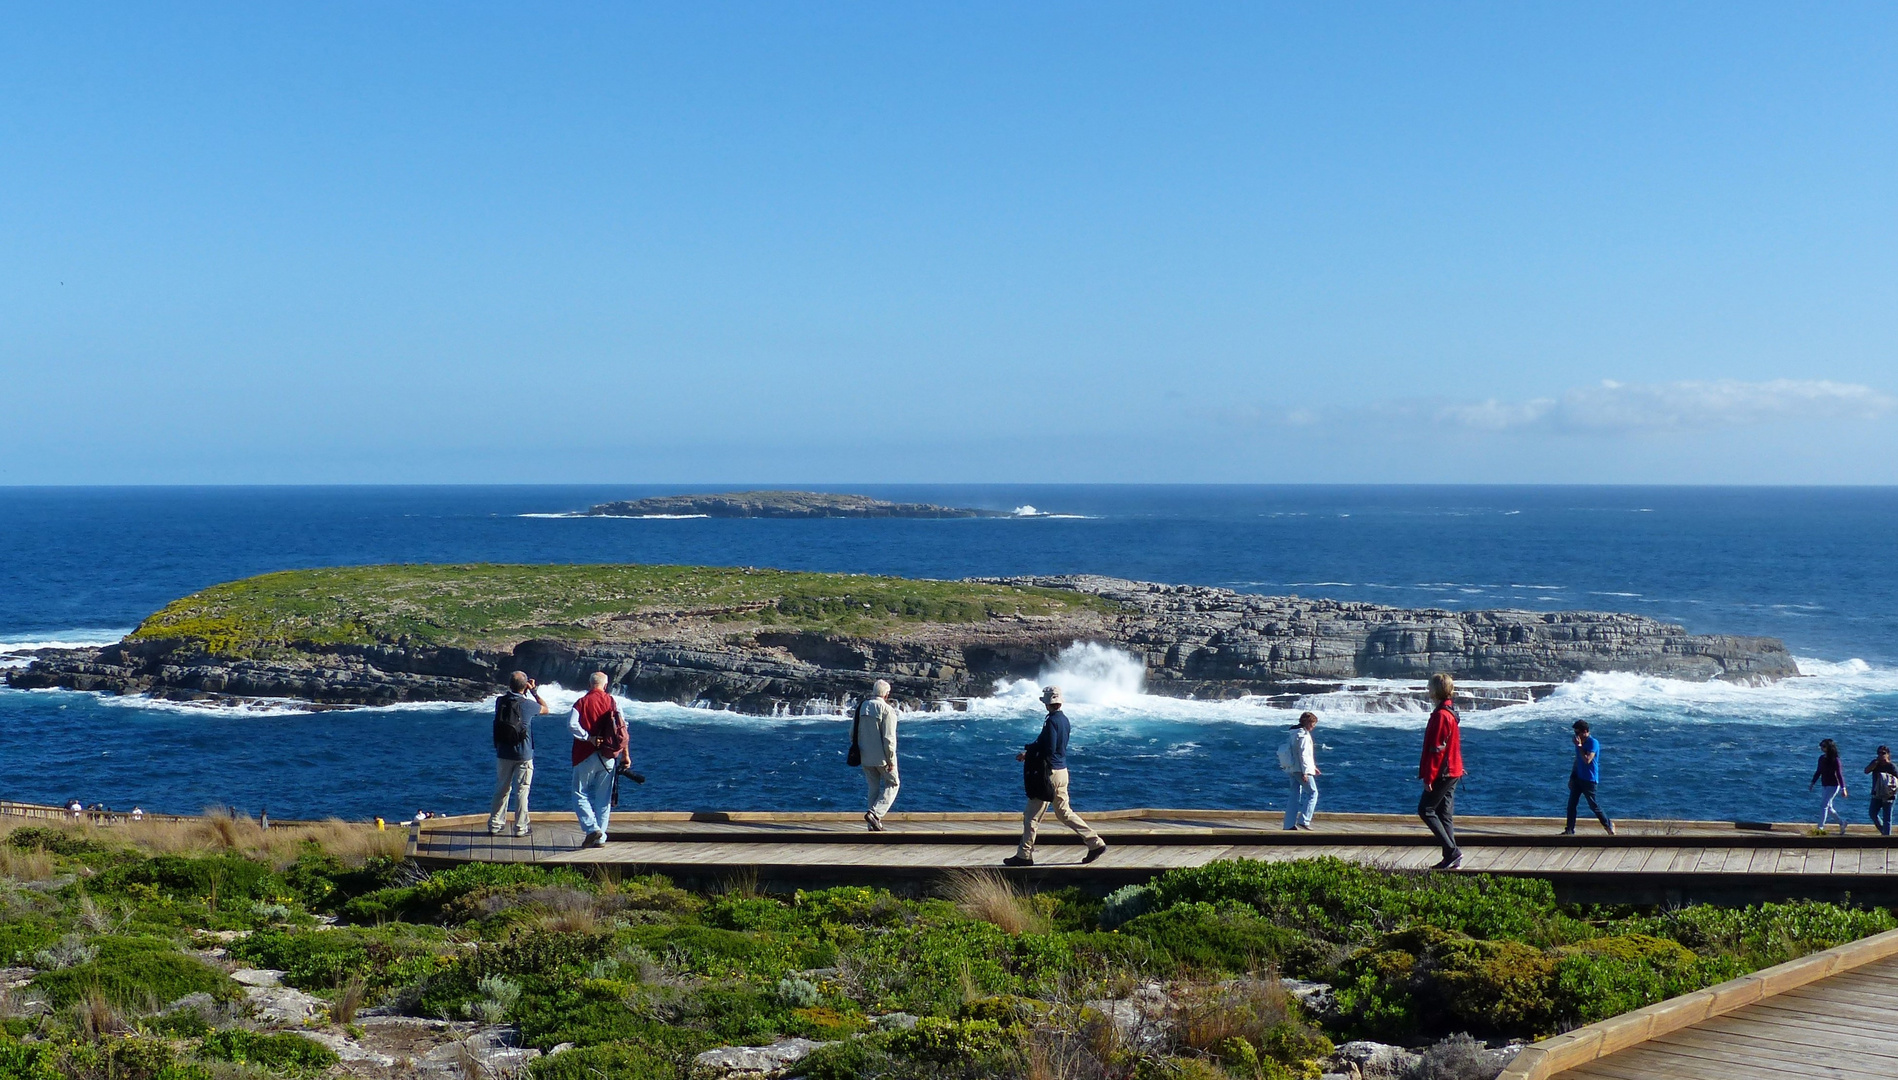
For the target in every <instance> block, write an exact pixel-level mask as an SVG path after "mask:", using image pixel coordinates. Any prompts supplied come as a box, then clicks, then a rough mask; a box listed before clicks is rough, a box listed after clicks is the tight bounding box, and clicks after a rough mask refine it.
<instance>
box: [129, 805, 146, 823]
mask: <svg viewBox="0 0 1898 1080" xmlns="http://www.w3.org/2000/svg"><path fill="white" fill-rule="evenodd" d="M132 820H133V821H134V822H138V821H144V820H145V808H144V807H142V806H134V807H132Z"/></svg>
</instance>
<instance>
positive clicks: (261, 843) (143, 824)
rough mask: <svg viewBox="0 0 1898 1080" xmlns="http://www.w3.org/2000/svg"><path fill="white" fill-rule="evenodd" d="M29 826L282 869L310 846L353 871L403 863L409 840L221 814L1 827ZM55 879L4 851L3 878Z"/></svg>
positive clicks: (39, 862)
mask: <svg viewBox="0 0 1898 1080" xmlns="http://www.w3.org/2000/svg"><path fill="white" fill-rule="evenodd" d="M23 825H36V826H41V827H51V828H56V829H59V830H61V831H63V832H66V833H69V834H70V835H71V836H72V837H73V838H74V839H76V840H82V841H92V842H94V843H99V844H104V845H107V846H114V845H130V846H131V847H134V848H137V849H138V850H140V851H143V852H146V853H147V854H152V855H200V854H216V853H222V852H230V853H233V854H239V855H246V856H249V857H251V858H255V859H261V860H264V861H266V862H269V863H270V864H272V865H273V866H275V867H277V868H278V869H282V868H284V867H286V866H289V865H290V864H291V863H293V862H295V861H296V860H297V856H298V855H299V854H301V853H302V852H303V851H304V850H305V846H306V845H308V844H310V843H315V844H316V845H318V846H319V847H321V848H322V849H323V850H324V851H326V852H328V853H330V854H331V855H334V856H336V857H337V858H338V859H341V860H342V861H343V862H344V863H345V864H347V865H349V866H360V865H362V864H363V863H364V862H365V861H367V860H369V859H370V858H373V857H376V856H386V857H389V858H396V859H399V858H401V857H402V855H403V852H404V850H405V848H406V845H407V839H408V838H407V836H406V834H404V833H403V831H402V830H400V829H388V830H384V831H381V832H378V831H377V830H376V828H375V826H373V825H363V824H357V823H355V822H349V821H341V820H338V819H335V818H332V819H330V820H328V821H321V822H316V823H314V824H309V825H278V826H274V827H272V828H270V829H264V828H262V827H261V826H259V825H258V824H257V822H256V821H254V820H252V819H250V818H234V817H231V816H230V815H229V814H226V813H223V812H221V811H215V810H207V811H205V812H204V814H203V815H202V816H200V817H196V818H189V819H185V820H175V821H174V820H160V819H151V820H146V821H140V822H129V821H124V822H117V823H114V824H111V825H97V824H94V823H92V822H89V821H71V820H60V819H51V818H47V819H30V820H15V821H9V822H5V823H4V824H0V835H4V834H5V833H10V832H12V831H13V830H14V829H17V828H20V827H21V826H23ZM52 873H53V864H52V859H51V858H50V857H49V856H47V855H46V854H45V853H44V852H38V851H27V852H23V851H19V850H17V849H13V848H8V847H5V846H3V845H0V875H4V876H8V877H12V878H14V879H15V880H18V881H43V880H45V879H46V878H48V877H51V876H52ZM22 875H37V876H22Z"/></svg>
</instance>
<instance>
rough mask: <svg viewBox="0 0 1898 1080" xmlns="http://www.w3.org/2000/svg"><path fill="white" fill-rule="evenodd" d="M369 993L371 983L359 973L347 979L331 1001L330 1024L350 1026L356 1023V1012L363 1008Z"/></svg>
mask: <svg viewBox="0 0 1898 1080" xmlns="http://www.w3.org/2000/svg"><path fill="white" fill-rule="evenodd" d="M368 992H369V983H368V981H367V980H365V979H364V978H363V977H362V973H361V972H358V973H356V974H354V975H351V976H350V977H349V978H347V979H345V980H344V981H343V983H342V985H340V986H338V987H337V988H336V996H335V998H333V999H332V1000H331V1001H330V1023H332V1024H349V1023H353V1022H355V1019H356V1010H357V1009H360V1008H362V999H363V996H364V995H365V994H367V993H368Z"/></svg>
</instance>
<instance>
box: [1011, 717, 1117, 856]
mask: <svg viewBox="0 0 1898 1080" xmlns="http://www.w3.org/2000/svg"><path fill="white" fill-rule="evenodd" d="M1041 702H1042V704H1043V705H1046V706H1047V707H1048V718H1047V719H1046V720H1044V721H1042V724H1041V734H1040V735H1039V736H1038V737H1037V738H1036V739H1035V741H1034V742H1031V743H1029V744H1028V745H1027V746H1025V747H1023V748H1022V752H1021V753H1019V754H1016V755H1015V760H1016V761H1024V762H1025V761H1028V760H1029V759H1030V758H1033V759H1034V761H1035V763H1036V765H1037V766H1039V767H1040V768H1041V769H1043V770H1045V771H1046V781H1047V790H1046V791H1045V792H1044V793H1043V794H1044V795H1045V797H1040V798H1038V797H1036V796H1034V795H1030V796H1029V797H1028V806H1027V808H1026V809H1024V810H1023V811H1022V815H1021V847H1020V848H1018V849H1017V850H1016V852H1015V854H1013V855H1011V856H1009V857H1008V858H1006V859H1003V860H1002V865H1004V866H1033V865H1035V836H1036V833H1037V831H1038V830H1039V829H1040V827H1041V815H1042V814H1043V813H1045V812H1046V811H1047V809H1048V808H1049V807H1050V806H1052V807H1054V816H1055V817H1056V818H1057V819H1059V820H1060V822H1061V824H1063V825H1066V826H1067V827H1068V828H1070V829H1073V830H1074V831H1075V833H1076V834H1077V835H1079V836H1080V838H1081V841H1082V842H1083V843H1085V844H1086V845H1087V854H1086V855H1084V856H1082V858H1081V861H1082V862H1084V863H1091V862H1093V861H1094V860H1095V859H1098V858H1100V857H1101V855H1102V854H1103V853H1104V852H1106V850H1107V841H1105V840H1102V839H1101V838H1100V836H1099V835H1098V834H1097V833H1095V832H1094V830H1093V829H1090V828H1088V827H1087V822H1085V821H1082V820H1081V816H1080V815H1079V814H1076V813H1075V812H1074V807H1073V806H1071V805H1070V804H1069V803H1068V734H1069V731H1070V727H1069V724H1068V714H1067V713H1064V712H1062V711H1061V688H1060V687H1059V686H1050V687H1048V688H1047V689H1045V690H1043V691H1042V692H1041Z"/></svg>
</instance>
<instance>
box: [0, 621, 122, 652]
mask: <svg viewBox="0 0 1898 1080" xmlns="http://www.w3.org/2000/svg"><path fill="white" fill-rule="evenodd" d="M131 632H132V631H131V628H130V627H126V628H122V629H121V628H99V627H91V626H84V627H80V628H78V629H75V630H45V631H42V632H40V633H37V634H18V635H14V636H11V637H0V652H24V651H26V650H28V649H90V648H96V647H98V646H100V645H110V644H112V643H113V642H115V641H118V640H119V639H120V638H122V637H124V636H125V635H127V634H129V633H131Z"/></svg>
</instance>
